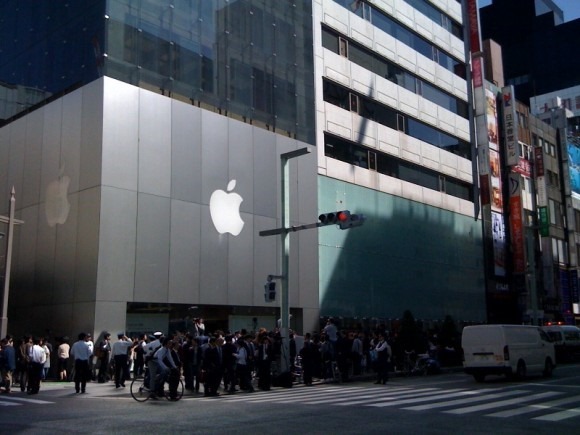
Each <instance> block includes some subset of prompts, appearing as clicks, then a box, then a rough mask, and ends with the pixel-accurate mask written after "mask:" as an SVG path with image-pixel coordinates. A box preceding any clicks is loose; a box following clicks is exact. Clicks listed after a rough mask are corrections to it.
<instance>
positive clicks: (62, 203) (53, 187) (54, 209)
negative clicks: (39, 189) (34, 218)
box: [44, 165, 70, 227]
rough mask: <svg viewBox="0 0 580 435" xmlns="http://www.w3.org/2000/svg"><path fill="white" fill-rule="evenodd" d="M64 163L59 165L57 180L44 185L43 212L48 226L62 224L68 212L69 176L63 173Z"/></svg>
mask: <svg viewBox="0 0 580 435" xmlns="http://www.w3.org/2000/svg"><path fill="white" fill-rule="evenodd" d="M63 173H64V165H63V166H62V167H61V169H60V172H59V176H58V179H57V180H54V181H51V182H50V183H49V184H48V186H47V187H46V202H45V204H44V206H45V209H44V211H45V213H46V221H47V223H48V226H49V227H54V226H55V225H56V224H60V225H62V224H64V223H65V222H66V220H67V218H68V213H69V212H70V203H69V202H68V186H69V184H70V177H68V176H66V175H64V176H63Z"/></svg>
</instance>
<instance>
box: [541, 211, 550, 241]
mask: <svg viewBox="0 0 580 435" xmlns="http://www.w3.org/2000/svg"><path fill="white" fill-rule="evenodd" d="M538 214H539V218H540V236H542V237H548V236H549V235H550V215H549V213H548V207H538Z"/></svg>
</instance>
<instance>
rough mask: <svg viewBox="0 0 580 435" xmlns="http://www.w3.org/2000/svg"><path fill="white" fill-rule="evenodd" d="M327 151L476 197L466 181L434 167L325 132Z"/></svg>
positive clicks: (390, 173)
mask: <svg viewBox="0 0 580 435" xmlns="http://www.w3.org/2000/svg"><path fill="white" fill-rule="evenodd" d="M324 152H325V155H326V157H329V158H332V159H336V160H340V161H343V162H346V163H350V164H351V165H354V166H359V167H362V168H367V169H370V170H376V171H377V172H379V173H381V174H385V175H388V176H390V177H394V178H398V179H400V180H403V181H407V182H409V183H413V184H416V185H419V186H422V187H425V188H427V189H432V190H435V191H438V192H443V193H446V194H447V195H450V196H454V197H457V198H461V199H464V200H466V201H473V187H472V186H471V185H470V184H469V183H466V182H464V181H461V180H457V179H454V178H452V177H449V176H447V175H443V174H440V173H438V172H437V171H434V170H432V169H429V168H426V167H423V166H420V165H417V164H415V163H411V162H408V161H406V160H402V159H399V158H397V157H395V156H392V155H389V154H385V153H381V152H377V151H375V150H373V149H369V148H367V147H364V146H362V145H359V144H356V143H354V142H351V141H348V140H346V139H342V138H338V137H336V136H333V135H330V134H326V133H325V135H324Z"/></svg>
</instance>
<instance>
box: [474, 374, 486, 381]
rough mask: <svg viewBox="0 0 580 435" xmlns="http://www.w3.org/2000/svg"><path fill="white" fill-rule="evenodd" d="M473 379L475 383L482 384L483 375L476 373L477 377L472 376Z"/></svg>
mask: <svg viewBox="0 0 580 435" xmlns="http://www.w3.org/2000/svg"><path fill="white" fill-rule="evenodd" d="M473 377H474V378H475V380H476V381H477V382H483V381H484V379H485V375H482V374H481V373H478V374H477V375H473Z"/></svg>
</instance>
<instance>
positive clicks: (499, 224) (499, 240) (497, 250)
mask: <svg viewBox="0 0 580 435" xmlns="http://www.w3.org/2000/svg"><path fill="white" fill-rule="evenodd" d="M491 229H492V232H493V268H494V272H495V275H496V276H505V270H506V264H505V252H506V251H505V226H504V221H503V214H501V213H495V212H491Z"/></svg>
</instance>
